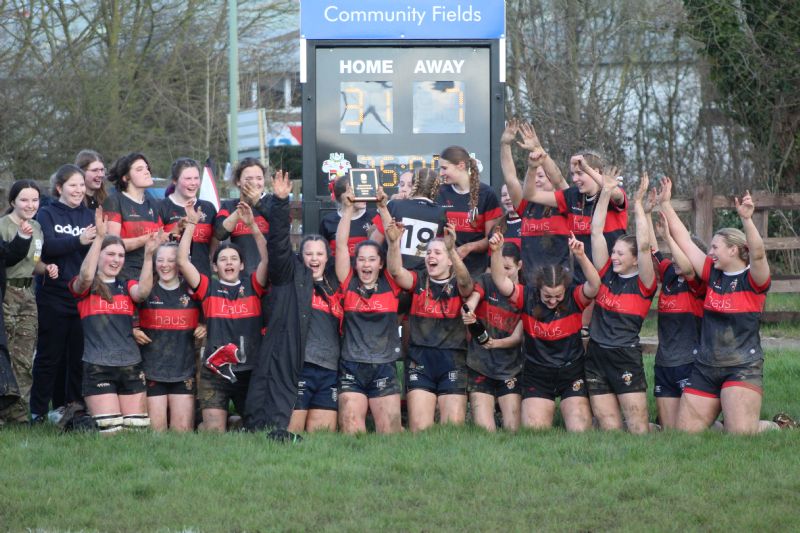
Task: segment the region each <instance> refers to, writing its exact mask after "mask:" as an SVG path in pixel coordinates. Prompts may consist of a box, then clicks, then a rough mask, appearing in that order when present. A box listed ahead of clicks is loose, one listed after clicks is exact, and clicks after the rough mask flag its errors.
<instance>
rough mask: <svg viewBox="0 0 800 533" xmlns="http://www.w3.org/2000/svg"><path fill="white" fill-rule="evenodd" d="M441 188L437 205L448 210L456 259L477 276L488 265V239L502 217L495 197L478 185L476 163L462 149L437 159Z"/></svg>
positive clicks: (485, 188)
mask: <svg viewBox="0 0 800 533" xmlns="http://www.w3.org/2000/svg"><path fill="white" fill-rule="evenodd" d="M439 173H440V175H441V177H442V179H443V180H444V184H443V185H442V186H441V187H440V189H439V195H438V197H437V201H438V202H439V204H440V205H442V206H444V207H445V209H447V222H449V223H450V224H452V225H453V226H455V228H456V246H457V247H458V248H457V250H458V255H459V257H461V259H462V260H463V261H464V265H466V267H467V270H469V273H470V274H471V275H473V276H477V275H478V274H481V273H482V272H484V271H485V270H486V267H487V266H488V264H489V260H488V255H487V254H486V251H487V249H488V247H489V238H488V237H489V235H491V232H492V229H493V228H494V227H495V226H496V225H497V222H498V219H499V218H500V217H501V216H502V214H503V213H502V210H501V209H500V204H499V202H498V201H497V195H495V193H494V190H492V188H491V187H489V186H488V185H486V184H485V183H483V182H481V180H480V175H479V171H478V162H477V161H476V160H475V159H474V158H473V157H472V156H470V155H469V152H467V151H466V150H465V149H464V148H462V147H461V146H450V147H448V148H445V150H444V151H443V152H442V155H441V157H440V158H439Z"/></svg>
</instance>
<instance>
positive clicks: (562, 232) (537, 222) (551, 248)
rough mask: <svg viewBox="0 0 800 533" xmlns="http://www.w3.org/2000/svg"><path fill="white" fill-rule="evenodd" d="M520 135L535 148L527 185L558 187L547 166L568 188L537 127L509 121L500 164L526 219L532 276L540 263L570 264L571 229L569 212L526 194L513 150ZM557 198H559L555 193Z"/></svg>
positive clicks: (523, 233)
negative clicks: (535, 129)
mask: <svg viewBox="0 0 800 533" xmlns="http://www.w3.org/2000/svg"><path fill="white" fill-rule="evenodd" d="M518 134H519V135H521V136H522V139H523V140H522V142H520V141H517V144H518V145H519V146H521V147H524V148H528V149H529V150H531V151H530V152H529V154H528V171H527V173H526V176H525V183H526V185H525V187H526V188H530V187H531V183H532V184H533V185H532V186H533V187H535V190H537V191H543V192H548V193H552V192H553V191H554V187H553V184H552V183H551V181H550V180H549V179H548V177H547V169H550V172H552V173H556V174H557V176H558V178H559V183H560V187H561V189H566V188H567V184H566V181H564V179H563V178H561V173H560V171H559V170H558V166H557V165H556V164H555V163H554V162H553V161H552V160H551V159H550V158H549V157H548V156H547V153H546V152H544V150H543V149H542V147H541V145H540V144H539V141H538V138H537V137H536V132H535V131H534V130H533V128H532V127H531V126H530V125H527V124H522V125H520V124H519V123H518V122H517V121H515V120H512V121H509V123H508V125H507V126H506V129H505V131H504V132H503V135H502V137H501V138H500V167H501V168H502V170H503V178H504V179H505V186H506V187H507V190H508V195H509V199H510V201H511V204H512V205H513V206H514V209H515V210H516V212H517V214H518V215H519V216H520V220H521V221H522V222H521V224H520V248H521V250H522V264H523V265H524V268H525V274H526V276H527V277H528V279H531V276H533V274H534V272H535V271H536V270H537V268H538V267H539V266H543V265H562V266H565V267H566V266H568V263H569V247H568V246H567V239H568V236H569V229H568V226H567V222H568V221H567V217H566V215H565V214H562V213H560V212H559V211H558V210H557V209H556V208H555V207H551V206H546V205H542V204H537V203H532V202H529V201H528V200H527V199H526V198H525V197H524V195H523V186H522V184H520V182H519V178H518V177H517V169H516V167H515V165H514V158H513V155H512V153H511V145H512V143H513V142H514V140H515V139H516V138H517V135H518ZM545 166H546V167H547V169H546V168H545ZM553 198H555V197H554V196H553ZM504 238H505V239H504V240H505V241H509V239H508V238H507V235H504ZM510 242H514V241H510Z"/></svg>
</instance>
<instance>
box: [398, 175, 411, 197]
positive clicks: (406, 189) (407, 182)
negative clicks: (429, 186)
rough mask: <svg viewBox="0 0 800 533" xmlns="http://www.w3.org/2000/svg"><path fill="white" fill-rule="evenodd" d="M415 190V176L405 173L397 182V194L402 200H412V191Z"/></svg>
mask: <svg viewBox="0 0 800 533" xmlns="http://www.w3.org/2000/svg"><path fill="white" fill-rule="evenodd" d="M413 189H414V174H412V173H411V172H403V173H402V174H400V178H399V179H398V181H397V194H399V195H400V196H401V197H402V198H411V191H412V190H413Z"/></svg>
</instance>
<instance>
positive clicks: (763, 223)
mask: <svg viewBox="0 0 800 533" xmlns="http://www.w3.org/2000/svg"><path fill="white" fill-rule="evenodd" d="M753 224H755V226H756V229H757V230H758V233H759V235H761V238H762V239H766V238H767V232H768V231H769V210H767V209H759V208H758V206H756V210H755V211H754V212H753Z"/></svg>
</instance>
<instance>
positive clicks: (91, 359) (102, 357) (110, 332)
mask: <svg viewBox="0 0 800 533" xmlns="http://www.w3.org/2000/svg"><path fill="white" fill-rule="evenodd" d="M75 279H77V276H76V277H75V278H73V279H72V281H70V283H69V290H70V292H71V293H72V295H73V296H75V298H77V299H78V313H79V314H80V315H81V325H82V326H83V360H84V361H85V362H87V363H92V364H94V365H103V366H130V365H135V364H136V363H138V362H140V361H141V360H142V357H141V355H140V354H139V346H138V345H137V344H136V341H135V340H134V339H133V311H134V308H135V306H134V303H133V300H131V297H130V289H131V287H133V286H134V285H137V284H138V283H139V282H138V281H137V280H127V281H126V282H125V281H121V280H114V281H112V282H110V283H106V287H108V290H109V292H110V293H111V296H112V297H113V301H112V302H108V301H106V300H104V299H103V298H101V297H100V296H99V295H97V294H92V293H91V288H89V289H86V290H85V291H84V292H82V293H81V294H77V293H76V292H74V291H73V289H72V287H73V283H74V282H75Z"/></svg>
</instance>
